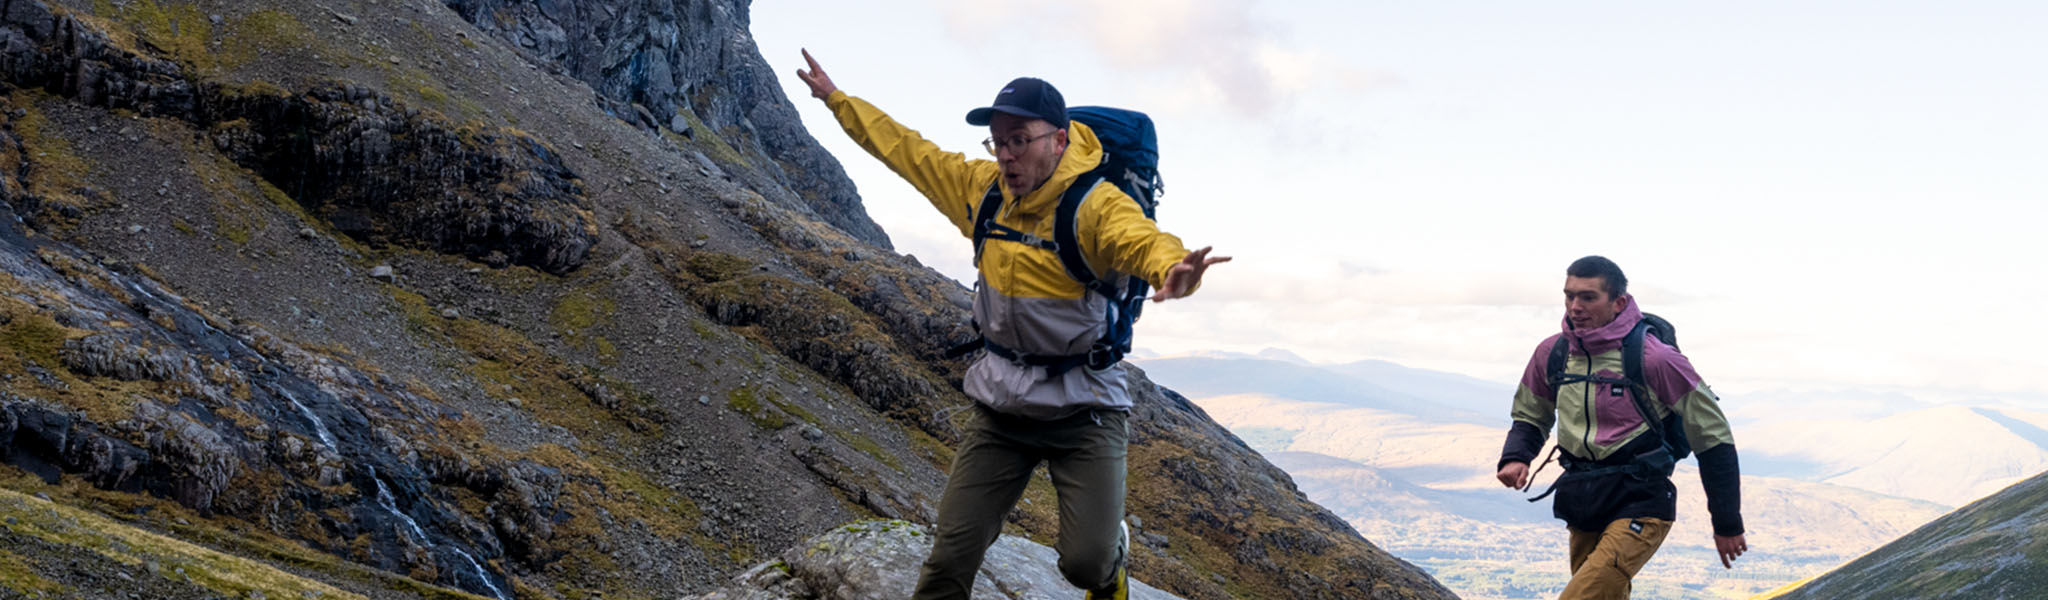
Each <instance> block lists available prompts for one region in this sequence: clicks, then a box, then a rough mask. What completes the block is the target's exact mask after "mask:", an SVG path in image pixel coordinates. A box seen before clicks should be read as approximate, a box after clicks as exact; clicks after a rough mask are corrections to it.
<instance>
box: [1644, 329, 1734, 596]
mask: <svg viewBox="0 0 2048 600" xmlns="http://www.w3.org/2000/svg"><path fill="white" fill-rule="evenodd" d="M1649 358H1651V360H1646V361H1644V363H1645V365H1644V366H1645V370H1646V371H1648V372H1647V373H1645V374H1644V375H1645V376H1646V377H1648V378H1649V379H1650V384H1651V386H1653V388H1655V389H1656V392H1657V395H1658V396H1660V397H1663V398H1674V399H1675V400H1673V401H1671V403H1670V404H1669V405H1668V406H1669V408H1671V409H1672V410H1675V411H1678V413H1679V415H1680V416H1682V417H1683V418H1684V421H1685V439H1686V440H1687V442H1689V443H1690V444H1691V445H1692V451H1693V454H1695V455H1697V458H1696V459H1695V460H1697V461H1698V462H1699V466H1700V487H1702V488H1704V489H1705V490H1706V493H1707V513H1708V515H1710V517H1711V518H1712V520H1713V524H1714V546H1715V548H1716V550H1717V551H1718V552H1719V554H1720V556H1721V565H1722V566H1723V567H1730V568H1732V567H1733V561H1734V560H1735V557H1737V556H1741V555H1742V553H1743V552H1745V551H1748V549H1749V544H1748V542H1747V541H1746V540H1745V538H1744V533H1745V531H1744V529H1743V525H1742V469H1741V466H1740V461H1739V460H1738V459H1737V458H1736V453H1735V434H1734V431H1733V429H1732V428H1731V427H1730V426H1729V424H1728V417H1727V416H1726V415H1724V414H1722V412H1721V399H1720V398H1719V397H1717V396H1715V395H1714V391H1713V390H1712V389H1711V388H1708V387H1707V384H1706V382H1703V381H1701V380H1700V376H1699V373H1697V372H1695V371H1694V370H1693V368H1692V361H1690V360H1688V359H1686V358H1685V355H1683V354H1679V353H1678V351H1676V350H1667V351H1666V352H1659V353H1657V356H1653V357H1649Z"/></svg>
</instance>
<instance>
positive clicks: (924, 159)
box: [825, 90, 996, 236]
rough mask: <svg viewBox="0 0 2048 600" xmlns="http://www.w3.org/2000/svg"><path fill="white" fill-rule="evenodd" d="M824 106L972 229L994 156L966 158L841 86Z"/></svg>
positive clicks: (965, 231)
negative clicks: (941, 145) (847, 92)
mask: <svg viewBox="0 0 2048 600" xmlns="http://www.w3.org/2000/svg"><path fill="white" fill-rule="evenodd" d="M825 106H826V107H828V108H830V109H832V116H833V117H834V118H837V119H838V120H839V126H840V128H842V129H845V130H846V135H847V136H849V137H852V138H853V141H854V143H856V144H860V147H861V149H863V150H867V151H868V154H870V155H873V156H874V157H875V158H876V159H879V160H881V161H882V164H884V165H887V166H888V167H889V170H890V171H894V172H895V173H896V175H897V176H899V177H902V178H903V180H904V181H908V182H910V185H911V186H912V187H916V188H917V191H918V193H920V194H924V197H925V198H926V199H928V200H930V201H931V203H932V206H933V207H935V208H938V209H939V212H941V213H945V215H946V219H947V220H949V221H952V222H953V225H954V226H955V227H958V228H960V235H963V236H966V235H972V234H973V232H974V220H973V214H974V207H975V205H977V204H979V203H980V201H981V197H982V194H983V193H985V192H987V191H988V186H989V184H990V183H993V182H995V180H996V164H995V162H994V161H988V160H968V159H967V157H965V156H962V155H961V154H960V153H958V152H946V151H944V150H941V149H939V146H938V144H934V143H932V142H931V141H930V140H927V139H924V136H922V135H919V134H918V133H917V130H914V129H911V128H909V127H905V126H904V125H903V124H902V123H898V122H896V120H895V119H892V118H890V117H889V115H888V114H887V113H883V112H882V110H881V109H879V108H875V105H873V104H868V102H867V101H865V100H861V99H859V98H855V97H853V96H849V95H847V94H846V92H845V91H843V90H842V91H835V92H833V93H832V95H831V96H830V97H827V98H826V99H825Z"/></svg>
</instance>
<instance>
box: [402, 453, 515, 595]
mask: <svg viewBox="0 0 2048 600" xmlns="http://www.w3.org/2000/svg"><path fill="white" fill-rule="evenodd" d="M369 470H370V480H371V481H375V482H377V504H378V505H379V506H381V507H383V508H384V510H385V511H388V512H390V513H391V514H392V515H393V516H396V517H398V519H399V520H400V521H404V522H405V526H406V527H407V528H410V529H412V535H413V537H414V538H415V539H418V540H419V542H420V543H421V544H425V545H426V546H427V549H428V550H435V549H440V547H439V546H438V545H436V544H434V539H433V538H430V537H427V532H426V530H423V529H420V524H419V522H418V521H414V520H413V519H412V517H411V516H410V515H407V514H405V511H402V510H398V499H397V498H396V497H394V496H392V495H391V488H389V487H386V486H385V485H384V478H382V477H378V476H377V469H376V468H375V467H370V468H369ZM447 550H448V551H449V552H454V553H455V555H456V556H459V557H462V561H463V562H466V563H469V568H470V569H471V570H472V571H474V572H475V573H476V578H477V580H479V581H482V582H484V587H487V588H490V589H491V595H492V596H493V597H496V598H498V600H511V598H509V597H507V596H506V595H505V591H504V590H500V589H498V585H497V584H495V583H491V575H490V573H488V572H485V571H484V566H483V565H482V564H479V563H477V562H476V557H474V556H470V555H469V553H468V552H463V551H462V549H461V548H455V547H450V548H447Z"/></svg>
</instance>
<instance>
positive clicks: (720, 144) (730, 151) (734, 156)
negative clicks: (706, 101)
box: [659, 106, 752, 166]
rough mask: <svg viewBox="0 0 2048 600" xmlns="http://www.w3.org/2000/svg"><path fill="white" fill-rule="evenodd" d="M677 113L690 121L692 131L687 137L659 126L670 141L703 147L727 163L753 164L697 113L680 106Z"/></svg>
mask: <svg viewBox="0 0 2048 600" xmlns="http://www.w3.org/2000/svg"><path fill="white" fill-rule="evenodd" d="M676 114H678V115H682V116H683V120H684V121H687V122H689V124H690V132H691V133H690V137H687V138H686V137H683V136H682V135H681V134H678V133H676V132H673V131H669V129H668V128H666V127H662V128H659V129H660V130H661V134H662V137H665V138H668V141H669V143H672V144H675V145H677V146H681V147H684V148H689V147H695V148H698V149H701V150H703V151H704V154H706V155H708V156H710V157H711V158H714V159H718V160H721V161H724V162H726V163H730V164H737V165H741V166H752V163H750V162H748V161H747V157H746V156H745V155H742V154H740V151H739V150H738V149H735V148H733V147H732V144H728V143H726V142H725V139H724V138H723V137H720V135H719V134H718V133H717V132H714V131H711V128H710V127H707V126H705V125H704V121H702V120H699V119H698V118H697V113H695V112H691V111H690V109H688V108H684V107H680V106H679V107H676Z"/></svg>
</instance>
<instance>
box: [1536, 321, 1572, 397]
mask: <svg viewBox="0 0 2048 600" xmlns="http://www.w3.org/2000/svg"><path fill="white" fill-rule="evenodd" d="M1571 352H1572V343H1571V340H1567V339H1565V337H1564V336H1563V335H1559V336H1557V343H1555V344H1551V345H1550V362H1547V363H1544V365H1543V371H1544V373H1543V381H1544V382H1547V383H1549V384H1550V396H1551V398H1550V399H1551V400H1552V401H1555V400H1557V388H1558V386H1561V385H1564V383H1565V381H1564V363H1565V362H1566V361H1569V360H1571Z"/></svg>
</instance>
